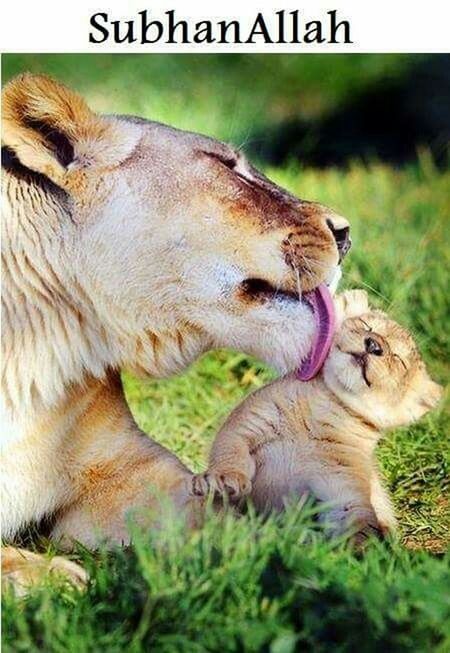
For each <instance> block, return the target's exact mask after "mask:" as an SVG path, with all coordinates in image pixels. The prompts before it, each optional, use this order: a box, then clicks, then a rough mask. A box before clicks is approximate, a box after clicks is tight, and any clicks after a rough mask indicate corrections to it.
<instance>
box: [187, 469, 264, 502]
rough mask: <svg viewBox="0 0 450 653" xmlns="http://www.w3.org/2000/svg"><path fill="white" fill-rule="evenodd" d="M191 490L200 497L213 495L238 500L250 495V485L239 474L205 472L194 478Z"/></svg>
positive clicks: (247, 480)
mask: <svg viewBox="0 0 450 653" xmlns="http://www.w3.org/2000/svg"><path fill="white" fill-rule="evenodd" d="M192 489H193V492H194V494H197V495H201V496H205V495H207V494H215V495H219V496H224V495H227V496H228V497H230V498H232V499H238V498H240V497H243V496H245V495H247V494H250V492H251V489H252V483H251V481H250V479H249V478H248V476H245V474H242V473H241V472H227V473H225V474H221V473H217V472H205V473H204V474H197V475H195V476H194V478H193V480H192Z"/></svg>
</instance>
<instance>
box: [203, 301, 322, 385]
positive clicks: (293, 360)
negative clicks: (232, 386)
mask: <svg viewBox="0 0 450 653" xmlns="http://www.w3.org/2000/svg"><path fill="white" fill-rule="evenodd" d="M221 326H222V329H221V333H217V332H216V338H215V340H216V344H217V346H219V347H228V348H231V349H236V350H239V351H244V352H246V353H247V354H249V355H251V356H255V357H256V358H258V359H259V360H261V361H263V362H265V363H267V364H268V365H270V366H272V367H274V368H275V369H276V370H277V371H278V372H280V373H281V374H286V373H288V372H292V371H294V370H295V369H297V368H298V367H299V365H300V363H301V362H302V361H303V360H304V359H305V358H306V356H307V355H308V353H309V351H310V349H311V346H312V341H313V335H314V331H315V321H314V317H313V315H312V312H311V310H310V308H309V306H308V305H307V304H306V303H304V302H301V301H289V300H279V301H273V302H267V303H265V304H263V305H261V306H258V307H253V308H252V309H250V310H249V311H248V312H247V314H246V315H245V316H240V317H239V318H237V317H234V318H229V319H226V320H222V324H221Z"/></svg>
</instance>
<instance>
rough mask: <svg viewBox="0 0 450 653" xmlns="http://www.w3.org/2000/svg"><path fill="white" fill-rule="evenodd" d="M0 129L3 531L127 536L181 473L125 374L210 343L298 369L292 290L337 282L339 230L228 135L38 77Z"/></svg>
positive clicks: (12, 572)
mask: <svg viewBox="0 0 450 653" xmlns="http://www.w3.org/2000/svg"><path fill="white" fill-rule="evenodd" d="M2 139H3V147H2V165H3V174H2V183H3V191H2V192H3V207H4V210H3V224H2V257H3V297H2V300H3V303H2V310H3V315H2V320H3V339H2V347H3V356H2V365H3V370H2V378H3V413H4V415H3V424H4V428H3V430H4V436H3V442H4V446H3V453H2V455H3V461H2V465H3V474H2V534H3V537H4V538H5V539H6V540H11V539H12V538H13V537H14V536H15V534H17V533H18V531H19V530H20V529H21V528H22V527H23V526H25V525H27V524H28V523H30V522H37V521H39V520H42V519H44V518H49V517H51V518H52V524H53V531H52V532H53V536H55V537H56V536H57V537H58V538H60V537H63V538H64V539H65V540H70V538H76V539H78V540H81V541H82V542H84V543H85V544H87V545H89V546H95V544H96V543H97V542H98V538H103V537H107V538H108V539H109V540H110V541H112V542H126V541H127V538H128V535H127V531H126V528H125V513H126V511H127V510H128V509H130V508H136V507H139V506H143V505H144V506H145V505H146V502H147V501H148V497H149V495H148V486H149V484H152V485H153V486H154V487H156V488H157V489H161V490H167V491H169V492H171V493H172V494H174V495H175V496H176V493H177V491H178V488H179V487H180V486H181V484H183V483H185V482H187V479H188V477H190V474H189V471H188V470H187V469H186V468H185V467H184V465H183V464H182V463H181V462H180V461H179V460H178V459H177V458H176V457H175V456H174V455H172V454H171V453H169V452H168V451H166V450H165V449H163V448H162V447H160V446H159V445H157V444H156V443H154V442H152V441H151V440H150V439H149V438H148V437H147V436H145V435H144V434H142V432H141V431H140V430H139V429H138V427H137V426H136V424H135V422H134V420H133V417H132V416H131V413H130V411H129V408H128V406H127V404H126V402H125V399H124V395H123V390H122V387H121V383H120V377H119V371H120V370H121V369H123V368H128V369H131V370H134V371H135V372H139V373H143V374H145V375H150V376H153V377H165V376H168V375H170V374H173V373H176V372H180V371H182V370H183V369H184V368H185V367H186V366H188V365H189V364H190V363H191V362H192V361H193V360H195V359H196V358H197V357H198V356H199V355H201V354H203V353H204V352H206V351H208V350H210V349H213V348H217V347H233V348H236V349H239V350H241V351H244V352H247V353H249V354H253V355H255V356H257V357H259V358H260V359H262V360H264V361H266V362H268V363H269V364H272V365H274V366H275V367H277V368H278V369H279V370H280V371H281V372H284V373H286V372H288V371H289V370H292V369H294V368H295V367H296V366H297V365H298V364H299V361H301V360H302V359H303V358H304V357H305V356H306V355H307V354H308V351H309V349H310V346H311V343H312V340H313V334H314V330H315V321H314V319H313V316H312V314H311V310H310V308H309V305H308V304H307V303H306V302H305V301H304V300H303V298H302V293H305V292H308V291H310V292H311V291H313V290H314V289H315V288H316V287H317V286H318V285H319V284H323V283H324V282H326V283H333V282H334V280H335V279H336V276H337V272H338V269H339V267H338V266H339V263H340V260H341V258H342V257H343V256H344V255H345V253H346V251H347V250H348V248H349V244H350V240H349V226H348V223H347V221H346V220H345V219H344V218H342V217H340V216H338V215H336V214H335V213H334V212H333V211H331V210H330V209H328V208H326V207H324V206H322V205H320V204H316V203H312V202H306V201H303V200H299V199H297V198H295V197H293V196H292V195H290V194H289V193H288V192H286V191H285V190H283V189H282V188H279V187H278V186H276V185H275V184H273V183H272V182H271V181H269V180H268V179H267V178H266V177H264V175H262V174H261V173H260V172H258V171H257V170H255V168H253V167H252V166H251V165H250V164H249V163H248V161H247V160H246V159H245V157H244V156H243V155H242V154H241V153H240V152H236V151H235V150H234V149H233V148H232V147H230V146H228V145H226V144H224V143H220V142H218V141H216V140H214V139H211V138H207V137H205V136H201V135H198V134H192V133H187V132H182V131H178V130H176V129H173V128H172V127H168V126H165V125H161V124H158V123H155V122H150V121H147V120H143V119H140V118H133V117H127V116H100V115H97V114H95V113H94V112H92V111H91V110H90V109H89V107H88V106H87V104H86V103H85V101H84V100H83V99H82V98H81V97H80V96H79V95H78V94H76V93H74V92H73V91H71V90H69V89H68V88H66V87H65V86H63V85H61V84H60V83H58V82H56V81H53V80H51V79H49V78H47V77H44V76H35V75H30V74H25V75H21V76H19V77H17V78H15V79H14V80H12V81H11V82H10V83H9V84H7V85H6V87H5V88H4V91H3V115H2ZM193 500H194V499H193ZM60 560H61V564H60V565H58V564H57V563H54V564H53V568H55V567H56V568H58V567H61V568H62V569H63V570H64V561H63V559H60ZM3 563H4V565H5V569H6V572H7V574H9V576H10V577H11V578H13V579H14V580H16V581H17V582H18V583H20V582H22V583H26V582H31V581H32V580H33V579H34V577H35V575H36V569H37V568H38V567H39V568H40V567H42V569H46V568H47V563H46V562H45V560H44V559H42V560H41V563H42V564H41V565H40V564H38V563H37V558H36V555H35V554H33V555H32V556H31V555H29V554H27V552H22V553H20V554H19V553H18V551H17V549H14V548H12V547H8V548H7V549H6V550H5V552H4V555H3ZM66 571H67V572H68V573H72V572H71V571H70V569H66ZM30 579H31V580H30Z"/></svg>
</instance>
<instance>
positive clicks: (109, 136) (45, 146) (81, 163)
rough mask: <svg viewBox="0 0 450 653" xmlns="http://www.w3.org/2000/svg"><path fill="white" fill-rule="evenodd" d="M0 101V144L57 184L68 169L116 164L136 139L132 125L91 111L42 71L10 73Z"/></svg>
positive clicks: (63, 178) (74, 95) (126, 153)
mask: <svg viewBox="0 0 450 653" xmlns="http://www.w3.org/2000/svg"><path fill="white" fill-rule="evenodd" d="M2 106H3V110H2V141H3V144H4V145H5V146H6V147H8V148H9V149H10V150H12V151H13V152H14V154H15V156H16V157H17V158H18V159H19V161H20V163H21V164H22V165H23V166H25V167H27V168H30V169H31V170H34V171H35V172H39V173H41V174H44V175H46V176H47V177H49V178H50V179H51V180H52V181H53V182H54V183H56V184H58V185H64V180H65V179H66V177H67V173H68V172H70V171H72V170H74V169H77V168H87V167H89V166H93V165H97V166H101V167H104V166H112V167H113V166H115V165H118V164H119V163H120V162H121V161H122V160H124V159H125V158H126V157H127V156H129V154H130V153H131V151H132V149H133V148H134V147H135V145H136V143H137V140H138V134H137V129H136V127H135V126H134V125H131V124H130V125H126V127H125V124H124V123H121V122H120V121H118V120H116V121H114V120H111V119H109V118H106V117H103V116H99V115H96V114H95V113H94V112H93V111H91V109H90V108H89V107H88V105H87V104H86V102H85V101H84V99H83V98H82V97H81V96H80V95H78V94H77V93H75V92H74V91H71V90H70V89H68V88H67V87H66V86H64V85H62V84H60V83H58V82H56V81H54V80H52V79H50V78H48V77H45V76H42V75H31V74H24V75H20V76H19V77H16V78H14V79H13V80H12V81H11V82H9V83H8V84H7V85H6V86H5V88H4V90H3V94H2Z"/></svg>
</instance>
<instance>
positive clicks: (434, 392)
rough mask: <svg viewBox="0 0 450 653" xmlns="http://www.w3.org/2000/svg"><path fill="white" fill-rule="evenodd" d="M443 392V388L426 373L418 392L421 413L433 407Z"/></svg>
mask: <svg viewBox="0 0 450 653" xmlns="http://www.w3.org/2000/svg"><path fill="white" fill-rule="evenodd" d="M443 394H444V388H443V387H442V386H441V385H439V383H436V382H435V381H432V380H431V379H430V377H429V376H428V375H426V380H425V381H424V383H423V386H422V388H421V390H420V392H419V397H420V400H419V404H420V407H421V408H422V409H423V413H422V414H423V415H425V413H427V412H428V411H429V410H431V409H432V408H435V407H436V406H437V405H438V403H439V402H440V400H441V399H442V396H443Z"/></svg>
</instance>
